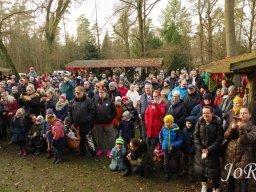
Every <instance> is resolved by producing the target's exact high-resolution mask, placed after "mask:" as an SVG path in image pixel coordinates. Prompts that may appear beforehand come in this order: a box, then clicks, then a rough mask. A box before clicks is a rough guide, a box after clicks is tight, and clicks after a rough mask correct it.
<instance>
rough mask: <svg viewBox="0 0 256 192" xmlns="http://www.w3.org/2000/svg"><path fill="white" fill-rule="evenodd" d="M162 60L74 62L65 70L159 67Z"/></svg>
mask: <svg viewBox="0 0 256 192" xmlns="http://www.w3.org/2000/svg"><path fill="white" fill-rule="evenodd" d="M162 65H163V58H145V59H107V60H75V61H72V62H71V63H69V64H67V65H66V68H112V67H161V66H162Z"/></svg>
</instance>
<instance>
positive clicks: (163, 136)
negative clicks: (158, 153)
mask: <svg viewBox="0 0 256 192" xmlns="http://www.w3.org/2000/svg"><path fill="white" fill-rule="evenodd" d="M182 141H183V137H182V134H181V132H180V129H179V127H178V126H177V125H176V124H175V123H174V124H173V126H172V127H171V128H167V127H163V128H162V130H161V131H160V133H159V142H160V144H161V145H162V149H163V151H164V152H170V147H172V148H173V149H174V150H175V149H178V148H179V147H180V146H181V144H182Z"/></svg>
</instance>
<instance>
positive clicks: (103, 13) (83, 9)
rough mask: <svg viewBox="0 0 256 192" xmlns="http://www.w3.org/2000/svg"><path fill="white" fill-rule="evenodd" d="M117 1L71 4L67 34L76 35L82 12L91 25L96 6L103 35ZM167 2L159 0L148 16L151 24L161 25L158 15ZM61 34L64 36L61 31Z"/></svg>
mask: <svg viewBox="0 0 256 192" xmlns="http://www.w3.org/2000/svg"><path fill="white" fill-rule="evenodd" d="M183 1H184V0H183ZM117 2H118V0H83V3H81V4H73V5H72V6H71V7H70V10H69V12H70V14H67V15H66V18H67V20H68V22H67V24H66V30H67V31H68V32H69V34H72V35H74V36H76V20H77V19H78V18H79V16H80V15H82V14H84V15H85V17H86V18H87V19H88V20H89V21H90V22H91V26H92V25H93V24H94V23H95V22H96V7H97V15H98V23H99V27H100V28H102V36H104V34H105V32H106V31H109V32H111V31H112V25H111V24H113V23H114V21H115V20H114V17H113V16H112V14H113V12H114V11H113V10H114V6H115V5H116V3H117ZM167 2H168V0H161V1H160V2H159V3H158V4H157V5H156V6H155V7H154V9H153V10H152V12H151V14H150V15H149V17H150V18H152V21H153V25H154V26H156V27H160V26H161V22H160V21H159V20H160V18H159V16H160V14H161V10H163V9H164V8H165V7H166V5H167ZM95 4H96V6H95ZM111 16H112V17H111ZM61 34H62V35H63V36H64V33H63V31H62V33H61Z"/></svg>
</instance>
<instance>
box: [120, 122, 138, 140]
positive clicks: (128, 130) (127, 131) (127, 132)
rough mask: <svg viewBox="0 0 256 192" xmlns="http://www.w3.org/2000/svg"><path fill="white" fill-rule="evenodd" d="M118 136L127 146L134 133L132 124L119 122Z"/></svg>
mask: <svg viewBox="0 0 256 192" xmlns="http://www.w3.org/2000/svg"><path fill="white" fill-rule="evenodd" d="M119 130H120V136H121V137H122V138H123V139H124V140H125V141H126V143H127V144H129V142H130V139H131V138H133V133H134V122H133V121H131V120H129V121H123V120H122V121H121V122H120V126H119Z"/></svg>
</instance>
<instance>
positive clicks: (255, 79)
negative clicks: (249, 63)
mask: <svg viewBox="0 0 256 192" xmlns="http://www.w3.org/2000/svg"><path fill="white" fill-rule="evenodd" d="M247 77H248V81H249V82H248V88H249V97H248V107H249V109H250V111H251V114H252V115H254V111H255V110H254V95H255V89H254V86H255V84H256V75H254V72H253V71H251V72H249V73H248V74H247Z"/></svg>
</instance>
